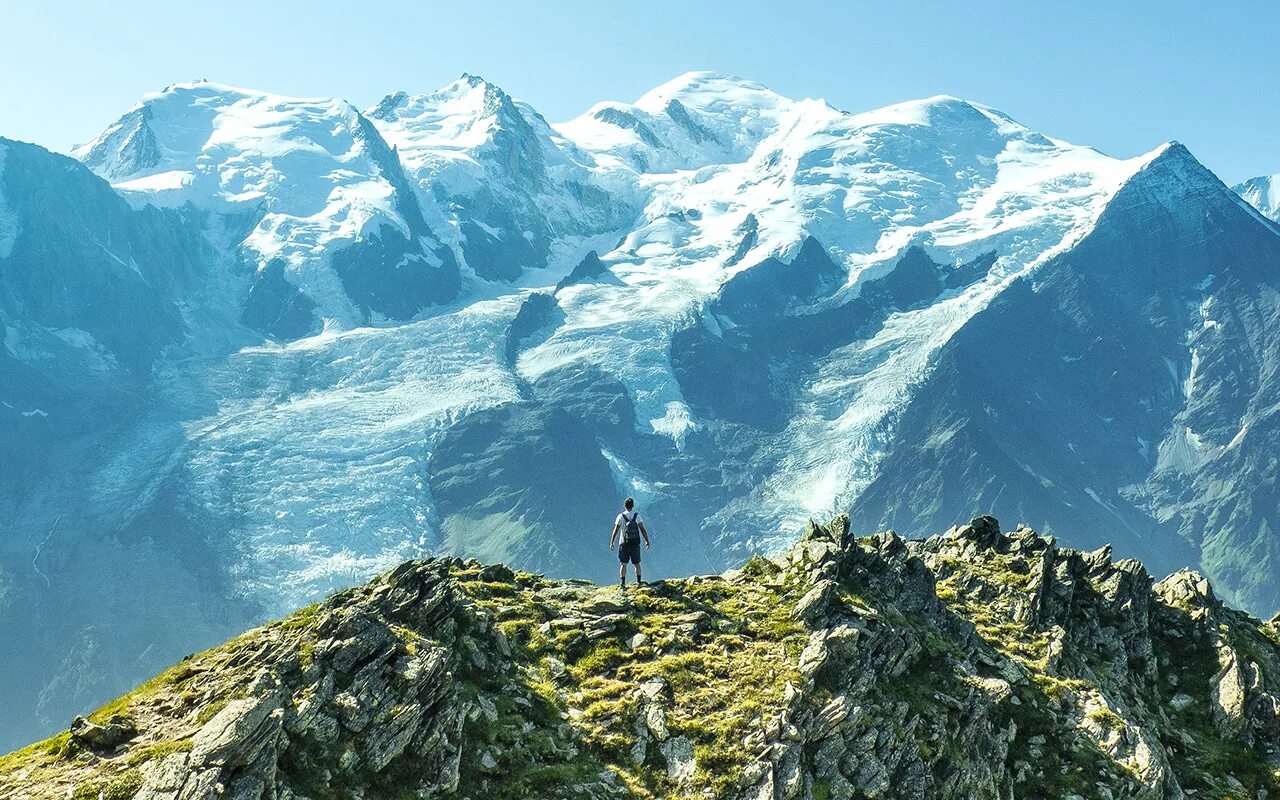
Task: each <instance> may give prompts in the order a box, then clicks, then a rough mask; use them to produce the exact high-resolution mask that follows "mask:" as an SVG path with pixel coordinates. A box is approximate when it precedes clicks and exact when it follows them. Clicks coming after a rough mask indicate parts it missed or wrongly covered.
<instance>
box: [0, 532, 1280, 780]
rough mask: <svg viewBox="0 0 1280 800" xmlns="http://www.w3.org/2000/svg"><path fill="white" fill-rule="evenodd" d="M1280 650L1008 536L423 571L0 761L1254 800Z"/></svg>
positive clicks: (839, 536) (1089, 560)
mask: <svg viewBox="0 0 1280 800" xmlns="http://www.w3.org/2000/svg"><path fill="white" fill-rule="evenodd" d="M1278 680H1280V634H1278V633H1277V631H1276V629H1275V625H1274V624H1272V623H1268V624H1262V623H1259V622H1258V620H1256V619H1253V618H1250V617H1248V616H1246V615H1244V614H1242V613H1240V612H1238V611H1234V610H1232V609H1230V608H1228V607H1226V606H1224V605H1223V604H1222V603H1221V602H1220V601H1219V600H1218V599H1217V598H1216V597H1215V596H1214V594H1213V591H1212V590H1211V589H1210V588H1209V585H1208V583H1207V582H1206V581H1205V580H1204V579H1203V578H1201V577H1200V576H1199V575H1197V574H1195V573H1192V572H1179V573H1177V574H1175V575H1172V576H1170V577H1168V578H1166V579H1165V580H1163V581H1160V582H1159V583H1157V584H1155V585H1154V586H1153V581H1152V579H1151V576H1150V575H1148V574H1147V573H1146V571H1145V570H1143V568H1142V566H1141V565H1139V564H1138V563H1137V562H1134V561H1129V560H1125V561H1113V560H1112V558H1111V554H1110V550H1109V549H1106V548H1104V549H1101V550H1098V551H1096V552H1092V553H1081V552H1078V551H1074V550H1070V549H1065V548H1060V547H1058V546H1057V545H1056V544H1055V543H1054V541H1053V540H1052V539H1049V538H1044V537H1041V536H1039V535H1037V534H1036V533H1035V532H1033V531H1031V530H1029V529H1025V528H1019V529H1018V530H1016V531H1014V532H1012V533H1002V532H1001V531H1000V529H999V526H998V524H997V523H996V521H995V520H993V519H991V518H989V517H983V518H979V519H975V520H973V521H972V522H971V523H970V524H968V525H965V526H963V527H959V528H952V529H951V530H950V531H948V532H947V533H946V534H944V535H942V536H936V537H933V538H931V539H927V540H923V541H907V540H904V539H902V538H900V537H898V536H897V535H896V534H893V533H885V534H879V535H876V536H867V537H854V536H852V535H851V534H850V531H849V527H848V519H847V518H840V519H837V520H836V521H834V522H833V523H832V524H830V525H827V526H812V525H811V526H810V527H809V528H808V529H807V530H806V531H805V532H804V534H803V535H802V536H801V538H800V541H799V543H798V544H797V545H796V546H795V547H793V548H792V549H791V550H789V551H788V552H786V553H784V554H780V555H779V556H778V557H776V558H772V559H765V558H760V557H756V558H753V559H752V560H751V561H749V562H747V564H746V565H744V566H743V567H742V568H741V569H739V570H734V571H732V572H730V573H726V574H725V575H722V576H702V577H696V578H688V579H682V580H667V581H659V582H657V583H652V584H647V585H644V586H639V587H636V588H634V589H632V590H630V591H628V592H625V593H623V592H620V591H619V590H617V589H614V588H600V587H594V586H591V585H589V584H585V583H583V582H573V581H570V582H561V581H552V580H547V579H546V578H543V577H541V576H537V575H531V574H528V573H524V572H515V571H513V570H511V569H510V568H508V567H505V566H502V565H482V564H480V563H478V562H476V561H470V560H468V561H464V560H460V559H435V560H430V561H417V562H409V563H406V564H403V565H401V566H400V567H398V568H396V569H394V570H392V571H390V572H388V573H386V574H384V575H382V576H381V577H379V578H377V579H375V580H373V581H372V582H370V583H368V584H366V585H365V586H361V587H357V588H355V589H350V590H347V591H344V592H341V593H339V594H337V595H334V596H333V597H331V598H329V599H327V600H326V601H324V602H323V603H320V604H317V605H314V606H310V607H308V608H306V609H303V610H302V611H299V612H297V613H295V614H293V615H292V616H289V617H287V618H285V619H283V620H281V621H279V622H275V623H271V624H269V625H267V626H266V627H263V628H259V629H256V630H253V631H250V632H248V633H246V634H244V635H243V636H240V637H238V638H236V639H234V640H232V641H230V642H228V643H226V644H224V645H222V646H220V647H216V648H214V649H212V650H209V651H207V652H204V653H200V654H198V655H195V656H190V657H188V658H186V659H184V660H183V661H182V662H181V663H179V664H177V665H176V666H174V667H172V668H171V669H169V670H167V671H165V672H163V673H161V674H160V675H158V676H157V677H156V678H154V679H152V680H151V681H149V682H147V683H146V684H144V685H142V686H141V687H140V688H138V689H137V690H136V691H134V692H132V693H131V694H129V695H126V696H124V697H121V698H119V699H117V700H115V701H112V702H111V703H109V704H107V705H106V706H104V707H103V708H101V709H99V710H98V711H97V712H95V713H94V714H91V715H89V717H88V718H87V719H84V718H77V719H76V720H75V721H74V722H73V723H72V725H71V728H70V730H69V731H66V732H64V733H61V734H59V735H57V736H55V737H54V738H52V739H50V740H48V741H45V742H41V743H38V744H35V745H32V746H30V747H28V748H26V749H25V750H22V751H19V752H17V753H14V754H12V755H9V756H7V757H4V758H2V759H0V791H4V792H5V793H6V794H12V795H13V796H20V797H26V798H32V800H36V799H37V798H50V800H52V798H63V797H67V796H75V797H91V796H92V797H103V796H105V797H113V798H114V797H120V798H124V797H131V798H134V800H160V799H161V798H170V797H175V796H176V797H182V798H190V800H205V799H206V798H210V799H211V798H215V797H246V798H248V797H253V798H256V797H263V796H274V797H303V796H305V797H312V798H324V797H348V796H360V797H368V798H371V799H372V798H381V797H398V796H403V795H404V794H405V793H406V792H409V793H412V794H414V795H415V796H419V797H441V798H455V797H456V798H462V797H484V798H495V799H498V798H540V797H562V798H625V797H643V798H653V797H670V798H685V797H704V796H705V797H717V798H742V799H743V800H786V799H787V798H801V797H806V798H819V797H821V798H856V797H884V798H957V799H959V798H977V797H981V798H1012V797H1060V796H1077V797H1107V798H1135V799H1136V798H1168V797H1193V796H1199V795H1205V796H1214V797H1233V798H1236V797H1238V798H1253V797H1260V796H1264V795H1266V794H1267V793H1268V792H1274V791H1277V790H1280V783H1278V782H1277V777H1276V774H1275V771H1274V766H1273V765H1272V764H1271V763H1270V759H1271V758H1272V757H1273V756H1274V755H1275V754H1276V752H1277V751H1278V750H1280V726H1277V720H1276V713H1275V711H1276V706H1277V703H1278V702H1280V698H1278V697H1277V695H1276V686H1277V681H1278Z"/></svg>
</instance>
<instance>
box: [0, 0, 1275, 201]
mask: <svg viewBox="0 0 1280 800" xmlns="http://www.w3.org/2000/svg"><path fill="white" fill-rule="evenodd" d="M0 14H2V15H3V17H0V18H3V20H4V25H3V27H0V135H3V136H9V137H13V138H18V139H25V140H28V141H35V142H38V143H40V144H43V145H45V146H46V147H49V148H51V149H54V150H64V151H65V150H66V149H68V148H69V147H70V146H71V145H72V144H74V143H76V142H80V141H84V140H86V139H89V138H92V137H93V136H95V135H96V134H97V133H98V132H99V131H100V130H101V129H102V128H103V127H105V126H106V125H107V124H108V123H110V122H111V121H112V120H113V119H115V118H116V117H117V116H119V115H120V114H121V113H123V112H124V111H125V110H127V109H128V108H129V107H130V106H131V105H133V103H134V102H136V100H137V99H138V97H139V96H141V95H142V94H144V93H145V92H148V91H154V90H157V89H160V88H162V87H163V86H164V85H165V84H167V83H171V82H175V81H182V80H190V79H193V78H208V79H210V80H215V81H220V82H223V83H230V84H235V85H240V86H248V87H252V88H258V89H265V90H269V91H275V92H280V93H284V94H294V95H306V96H329V95H333V96H339V97H343V98H346V99H348V100H350V101H351V102H353V103H355V104H356V105H357V106H359V107H361V108H364V107H367V106H369V105H371V104H373V103H374V102H376V101H377V100H378V99H379V98H381V97H382V96H383V95H384V94H386V93H388V92H391V91H394V90H397V89H405V90H408V91H426V90H429V89H433V88H436V87H437V86H440V85H442V84H444V83H447V82H448V81H450V80H452V79H453V78H456V77H457V76H458V74H460V73H462V72H464V71H465V72H472V73H476V74H479V75H483V76H484V77H486V78H488V79H489V80H491V81H493V82H494V83H497V84H498V85H500V86H502V87H503V88H505V89H506V90H507V91H508V92H509V93H511V94H512V95H514V96H516V97H519V98H521V99H523V100H526V101H528V102H530V103H531V104H533V105H534V106H535V107H537V108H538V109H539V110H540V111H542V112H543V114H544V115H545V116H546V117H547V118H548V119H549V120H551V121H558V120H563V119H567V118H570V117H572V116H575V115H576V114H578V113H580V112H581V111H583V110H585V109H586V108H587V107H588V106H589V105H591V104H592V103H593V102H595V101H597V100H603V99H615V100H633V99H635V98H636V97H638V96H639V95H640V94H642V93H643V92H644V91H645V90H647V89H649V88H651V87H652V86H655V85H657V84H659V83H661V82H663V81H665V80H667V79H669V78H671V77H672V76H674V75H677V74H679V73H681V72H685V71H688V70H692V69H710V70H716V71H720V72H730V73H734V74H738V75H741V76H743V77H748V78H753V79H755V80H758V81H760V82H762V83H765V84H767V85H769V86H771V87H772V88H774V89H775V90H777V91H779V92H781V93H782V94H786V95H789V96H793V97H823V98H825V99H827V100H828V101H829V102H831V103H832V104H834V105H836V106H839V107H841V108H845V109H848V110H852V111H860V110H865V109H868V108H874V107H877V106H881V105H885V104H888V103H892V102H897V101H900V100H907V99H912V98H917V97H925V96H929V95H934V94H942V93H945V94H954V95H958V96H960V97H964V98H967V99H971V100H978V101H981V102H984V103H987V104H988V105H992V106H995V107H996V108H999V109H1001V110H1002V111H1004V112H1006V113H1008V114H1010V115H1011V116H1013V117H1014V118H1015V119H1018V120H1019V121H1021V122H1023V123H1025V124H1027V125H1030V126H1031V127H1033V128H1035V129H1037V130H1039V131H1042V132H1044V133H1047V134H1049V135H1051V136H1056V137H1059V138H1063V139H1068V140H1070V141H1074V142H1077V143H1080V144H1089V145H1093V146H1095V147H1097V148H1099V149H1101V150H1103V151H1105V152H1108V153H1111V154H1113V155H1118V156H1127V155H1134V154H1137V153H1139V152H1144V151H1146V150H1149V149H1151V148H1152V147H1154V146H1156V145H1158V144H1159V143H1161V142H1163V141H1165V140H1167V139H1179V140H1181V141H1182V142H1184V143H1186V144H1187V145H1188V146H1189V147H1190V148H1191V150H1192V151H1193V152H1194V153H1195V154H1196V155H1197V156H1199V157H1200V159H1201V160H1202V161H1204V162H1205V163H1206V164H1208V165H1209V166H1210V167H1212V168H1213V169H1214V170H1216V171H1217V172H1218V173H1219V175H1221V176H1222V177H1223V178H1224V179H1226V180H1228V181H1231V182H1234V181H1237V180H1240V179H1242V178H1245V177H1248V176H1251V175H1255V174H1259V173H1266V172H1280V93H1277V91H1276V85H1275V79H1276V75H1277V53H1278V52H1280V50H1277V48H1278V47H1280V3H1275V2H1272V1H1271V0H1257V2H1238V1H1235V0H1226V1H1225V2H1222V1H1220V2H1214V3H1204V2H1190V0H1163V2H1146V0H1123V1H1122V2H1053V3H1050V2H985V1H975V0H971V1H970V2H927V3H926V2H919V3H913V2H905V1H904V2H870V3H861V2H802V1H800V0H792V2H785V3H784V2H759V1H758V0H748V1H747V2H732V3H731V2H697V0H681V1H680V2H670V1H669V0H644V2H626V3H623V2H485V1H484V0H470V1H469V2H450V3H427V2H404V3H381V2H362V3H352V2H350V1H349V0H348V1H347V2H341V3H339V2H325V1H316V2H309V3H304V2H293V1H292V0H272V1H271V2H262V0H258V1H257V2H242V0H223V1H222V2H216V1H215V0H207V1H206V2H203V3H198V4H197V3H180V2H167V3H165V2H130V1H129V0H124V1H123V2H117V3H109V4H108V3H100V2H96V3H90V2H80V0H76V1H75V2H56V0H51V2H44V3H37V2H32V3H8V4H5V7H4V8H3V10H0Z"/></svg>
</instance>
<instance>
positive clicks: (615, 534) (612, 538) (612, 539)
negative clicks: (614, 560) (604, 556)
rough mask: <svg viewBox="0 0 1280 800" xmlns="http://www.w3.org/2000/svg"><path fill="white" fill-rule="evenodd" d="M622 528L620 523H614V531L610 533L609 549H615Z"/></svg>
mask: <svg viewBox="0 0 1280 800" xmlns="http://www.w3.org/2000/svg"><path fill="white" fill-rule="evenodd" d="M620 528H621V526H620V525H618V523H616V522H615V523H613V533H612V534H610V535H609V549H610V550H612V549H613V545H614V542H616V541H618V530H619V529H620Z"/></svg>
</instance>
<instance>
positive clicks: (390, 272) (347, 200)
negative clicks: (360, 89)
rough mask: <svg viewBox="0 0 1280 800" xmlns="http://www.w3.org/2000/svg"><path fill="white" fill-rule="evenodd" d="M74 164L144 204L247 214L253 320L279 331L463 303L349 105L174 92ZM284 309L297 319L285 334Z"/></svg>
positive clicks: (369, 128) (144, 106)
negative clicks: (289, 308) (296, 297)
mask: <svg viewBox="0 0 1280 800" xmlns="http://www.w3.org/2000/svg"><path fill="white" fill-rule="evenodd" d="M75 155H76V156H77V157H79V158H80V159H81V160H82V161H83V162H84V163H85V164H86V165H87V166H89V167H90V168H91V169H93V170H94V171H95V172H97V173H98V174H99V175H101V176H102V177H104V178H107V179H108V180H109V181H111V182H112V184H113V185H114V186H115V188H116V189H117V190H118V191H120V192H121V193H122V194H123V195H124V196H125V197H126V199H128V200H129V201H130V202H131V203H133V204H134V205H135V206H142V205H147V204H151V205H156V206H171V207H178V206H183V205H186V204H191V205H193V206H195V207H197V208H201V209H207V210H211V211H215V212H220V213H232V214H235V215H237V216H240V215H243V216H244V217H246V218H247V220H248V221H249V222H250V223H251V224H252V225H253V228H252V230H251V231H250V233H249V234H248V235H247V236H246V237H245V238H244V239H243V240H242V241H241V242H240V245H242V252H243V253H245V254H246V255H247V256H248V258H249V260H250V261H251V263H253V264H255V266H256V267H257V269H258V272H259V275H258V279H257V282H256V283H255V285H254V288H253V291H251V292H250V295H249V299H248V301H247V302H248V309H249V310H247V311H246V321H249V322H250V324H251V325H253V326H254V327H259V328H261V329H263V330H265V331H266V332H269V333H272V334H273V335H279V336H284V337H287V338H293V337H296V336H300V335H303V334H305V333H307V332H311V331H314V330H315V329H316V328H317V327H318V325H319V324H320V323H319V321H318V320H319V319H320V318H324V319H328V320H333V321H334V322H335V323H337V324H338V325H340V326H351V325H357V324H363V323H366V322H368V321H369V320H370V319H371V318H372V317H373V315H378V314H381V315H384V316H388V317H392V318H396V319H404V318H407V317H410V316H413V315H414V314H415V313H417V311H418V310H419V309H421V308H423V307H424V306H425V305H426V304H428V303H431V302H441V301H443V300H448V299H452V297H453V295H454V294H455V293H456V288H457V276H456V265H455V264H454V260H453V257H452V255H450V254H449V253H448V252H447V251H445V252H440V251H441V248H440V245H439V242H438V241H437V240H436V239H435V238H434V236H433V235H432V233H431V230H430V229H429V227H428V226H427V224H426V222H425V220H424V218H423V214H422V211H421V208H420V206H419V204H418V202H417V199H416V197H415V195H414V192H413V190H412V187H411V186H410V184H409V181H408V179H407V178H406V177H405V175H404V173H403V169H402V167H401V165H400V162H399V161H398V160H397V158H396V156H395V153H394V151H392V149H391V148H390V147H389V146H388V145H387V143H386V142H385V141H384V140H383V138H382V136H381V134H379V132H378V130H377V129H376V128H375V127H374V126H373V125H372V124H371V123H370V122H369V120H367V119H366V118H365V117H363V116H362V115H361V114H360V112H359V111H357V110H356V109H355V107H354V106H352V105H351V104H350V103H348V102H346V101H344V100H336V99H329V98H293V97H284V96H281V95H275V94H269V93H266V92H258V91H252V90H248V89H238V88H235V87H232V86H225V85H222V84H217V83H211V82H209V81H197V82H192V83H181V84H174V85H172V86H169V87H166V88H165V89H164V90H163V91H161V92H157V93H155V94H151V95H147V96H146V97H144V98H143V100H142V102H141V103H140V104H139V105H138V106H137V107H136V108H134V109H133V110H131V111H130V112H129V113H128V114H126V115H125V116H124V117H122V118H121V119H120V120H119V121H117V122H116V123H115V124H113V125H112V126H110V127H109V128H108V129H107V130H106V131H105V132H104V133H103V134H102V135H101V136H99V137H98V138H97V139H96V140H94V141H93V142H90V143H89V144H87V145H85V146H83V147H81V148H78V149H77V150H76V153H75ZM357 245H359V246H360V247H359V248H357V249H356V250H353V249H352V248H354V247H356V246H357ZM357 252H358V253H360V255H359V256H357V255H356V253H357ZM264 287H265V288H264ZM297 292H301V295H302V296H305V298H306V301H305V303H304V302H302V301H300V300H293V299H290V298H292V297H293V296H294V294H295V293H297ZM281 304H292V307H293V308H294V310H295V311H296V312H297V313H296V314H293V316H292V319H294V323H292V324H289V325H286V326H284V327H280V326H278V325H277V324H276V321H277V320H279V319H280V318H281V317H280V315H281V314H282V313H284V312H283V311H282V309H281V308H280V305H281ZM300 307H301V310H299V309H300ZM313 310H314V312H315V313H314V314H312V313H311V312H312V311H313ZM286 316H288V315H286ZM253 320H257V322H255V321H253ZM266 321H269V322H270V324H267V322H266ZM259 323H261V324H259ZM264 325H265V327H263V326H264Z"/></svg>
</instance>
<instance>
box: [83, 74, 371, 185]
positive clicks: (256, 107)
mask: <svg viewBox="0 0 1280 800" xmlns="http://www.w3.org/2000/svg"><path fill="white" fill-rule="evenodd" d="M371 132H372V129H371V128H369V127H368V126H367V125H365V124H363V118H362V117H361V116H360V114H359V112H358V111H357V110H356V109H355V108H354V107H353V106H352V105H351V104H350V103H347V102H345V101H342V100H334V99H324V98H319V99H316V98H312V99H302V98H290V97H283V96H280V95H273V94H267V93H265V92H257V91H252V90H247V89H238V88H235V87H232V86H225V85H222V84H217V83H211V82H209V81H198V82H192V83H180V84H174V85H171V86H168V87H166V88H165V89H164V90H163V91H161V92H157V93H154V94H150V95H147V96H146V97H144V98H143V100H142V102H141V103H140V104H139V105H138V106H137V107H136V108H134V109H133V110H131V111H130V112H129V113H128V114H126V115H125V116H124V117H122V118H121V119H120V120H119V121H117V122H116V123H115V124H113V125H112V126H110V127H109V128H107V130H106V131H104V132H103V134H102V135H101V136H99V137H98V138H97V139H95V140H94V141H92V142H90V143H88V144H85V145H82V146H81V147H79V148H76V150H75V151H74V152H73V155H74V156H75V157H76V158H79V159H80V160H81V161H83V162H84V163H85V164H86V165H87V166H88V167H89V168H90V169H92V170H93V171H94V172H97V173H98V174H99V175H102V176H103V177H105V178H107V179H108V180H111V181H112V182H113V184H115V186H116V188H117V189H120V190H122V191H124V192H126V193H141V194H143V195H144V196H145V199H146V201H148V202H152V203H155V204H157V205H180V204H182V203H184V202H188V201H190V202H193V203H195V204H196V205H198V206H208V205H217V204H230V205H236V204H241V203H246V202H249V203H253V202H258V201H261V200H267V201H268V202H270V201H271V200H273V199H280V198H281V197H282V196H283V195H290V196H295V197H296V196H298V195H299V194H300V193H301V192H304V191H306V189H305V188H303V187H299V186H297V184H298V177H299V175H300V174H301V175H305V176H306V177H309V178H313V179H317V180H325V177H324V176H329V177H330V178H332V179H335V180H337V181H338V182H339V183H345V182H346V181H347V180H348V178H346V177H344V176H339V175H337V174H336V173H334V172H333V171H332V169H326V167H332V166H338V165H341V166H342V167H343V169H344V171H345V172H347V173H350V172H352V171H356V172H363V173H365V176H366V177H367V176H376V175H378V174H379V173H380V172H381V171H382V170H381V167H380V165H379V164H378V163H377V162H378V161H379V160H380V159H378V158H377V155H376V152H371V149H372V150H373V151H376V150H377V148H378V147H379V146H381V145H382V143H381V142H370V141H369V134H370V133H371ZM375 136H376V135H375ZM268 162H270V167H268ZM308 173H309V174H308ZM286 175H287V176H288V178H289V181H288V182H289V184H291V186H289V187H288V188H286V187H285V182H286Z"/></svg>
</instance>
